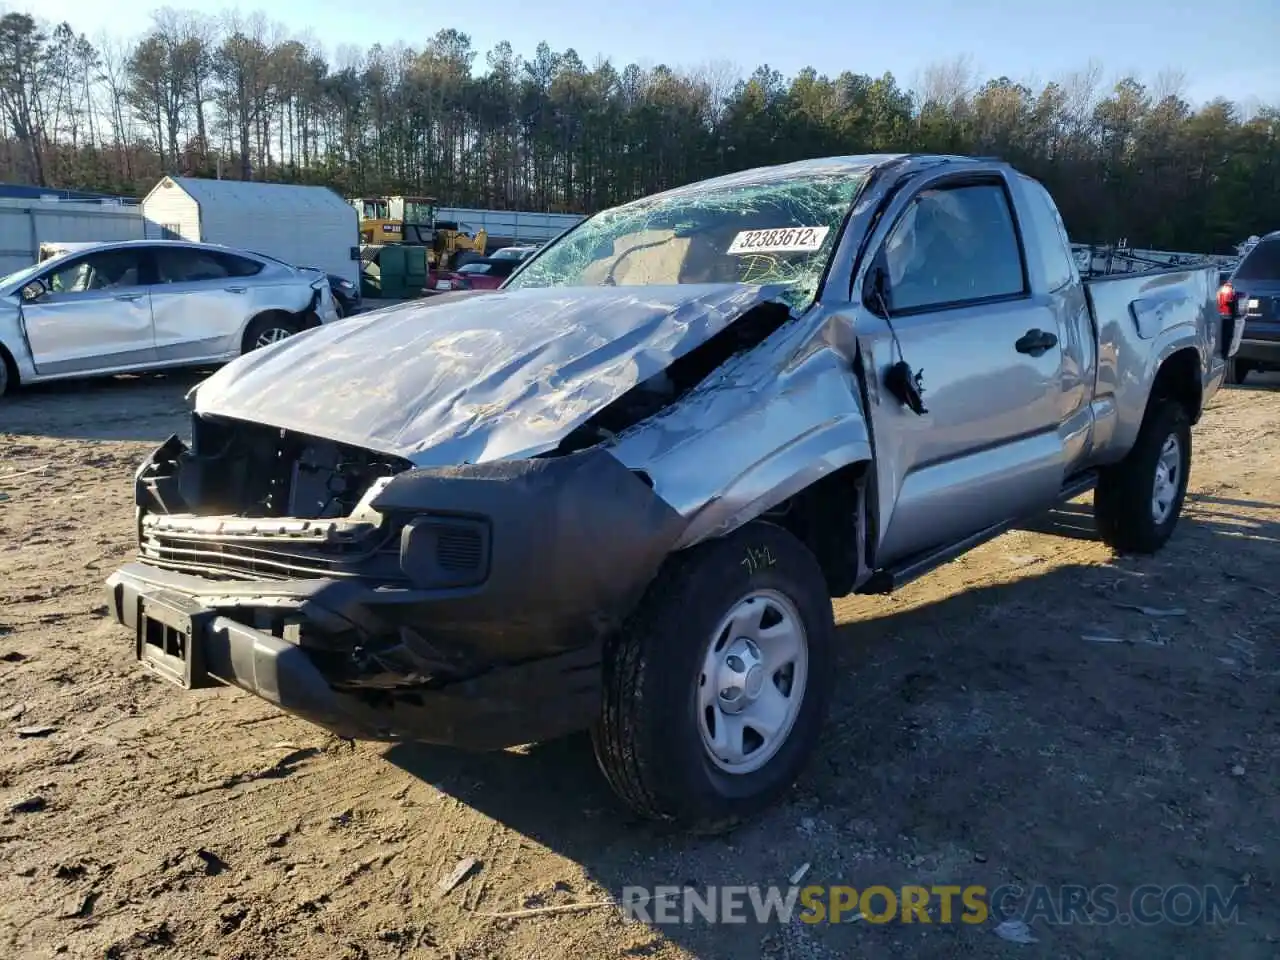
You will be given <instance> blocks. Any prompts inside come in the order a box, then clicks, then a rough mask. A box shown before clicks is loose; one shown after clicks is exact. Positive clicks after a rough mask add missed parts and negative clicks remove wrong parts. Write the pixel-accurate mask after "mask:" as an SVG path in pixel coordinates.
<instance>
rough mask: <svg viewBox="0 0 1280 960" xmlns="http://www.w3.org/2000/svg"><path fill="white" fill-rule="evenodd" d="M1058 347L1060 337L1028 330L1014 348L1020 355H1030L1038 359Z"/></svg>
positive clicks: (1042, 331)
mask: <svg viewBox="0 0 1280 960" xmlns="http://www.w3.org/2000/svg"><path fill="white" fill-rule="evenodd" d="M1057 345H1058V335H1057V334H1056V333H1049V332H1048V331H1046V330H1028V331H1027V332H1026V333H1025V334H1023V335H1022V336H1021V337H1019V338H1018V340H1017V342H1016V343H1015V344H1014V345H1013V347H1014V349H1015V350H1017V351H1018V352H1019V353H1029V354H1030V355H1031V356H1033V357H1038V356H1040V355H1041V354H1043V353H1044V352H1045V351H1046V350H1050V349H1052V348H1053V347H1056V346H1057Z"/></svg>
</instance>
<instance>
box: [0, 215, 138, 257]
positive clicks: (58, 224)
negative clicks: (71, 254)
mask: <svg viewBox="0 0 1280 960" xmlns="http://www.w3.org/2000/svg"><path fill="white" fill-rule="evenodd" d="M144 235H145V231H144V222H143V219H142V208H141V207H139V206H136V205H129V204H120V203H93V202H87V201H67V200H28V199H0V274H5V273H11V272H13V271H14V270H21V269H22V268H23V267H28V266H30V265H31V264H33V263H35V262H36V260H37V259H38V258H39V254H40V244H42V243H47V242H62V243H86V242H105V241H109V240H141V239H143V237H144Z"/></svg>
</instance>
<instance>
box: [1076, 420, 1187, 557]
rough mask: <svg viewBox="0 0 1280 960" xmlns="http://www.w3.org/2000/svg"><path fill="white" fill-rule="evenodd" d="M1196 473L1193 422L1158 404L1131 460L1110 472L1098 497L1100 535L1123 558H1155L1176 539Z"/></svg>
mask: <svg viewBox="0 0 1280 960" xmlns="http://www.w3.org/2000/svg"><path fill="white" fill-rule="evenodd" d="M1190 473H1191V421H1190V420H1189V419H1188V417H1187V411H1186V410H1185V409H1184V408H1183V407H1182V405H1181V404H1179V403H1177V402H1175V401H1173V400H1162V401H1157V405H1156V406H1154V407H1153V408H1152V409H1151V410H1149V411H1148V412H1147V416H1146V419H1144V420H1143V423H1142V428H1141V429H1140V430H1139V431H1138V439H1137V441H1136V442H1135V443H1134V445H1133V449H1132V450H1130V451H1129V454H1128V456H1126V457H1125V458H1124V459H1123V460H1121V461H1120V462H1119V463H1118V464H1116V465H1114V466H1111V467H1107V468H1105V469H1104V470H1103V471H1102V474H1101V476H1100V477H1099V478H1098V486H1097V489H1096V490H1095V491H1094V494H1093V513H1094V518H1095V519H1096V521H1097V524H1098V532H1099V533H1101V534H1102V539H1103V540H1105V541H1106V542H1107V543H1108V544H1110V545H1111V547H1112V548H1114V549H1115V550H1117V551H1119V552H1121V553H1155V552H1156V551H1157V550H1159V549H1160V548H1161V547H1163V546H1164V545H1165V542H1166V541H1167V540H1168V539H1169V537H1170V536H1172V535H1173V528H1174V527H1175V526H1176V525H1177V523H1178V516H1179V515H1180V514H1181V512H1182V501H1183V499H1184V498H1185V497H1186V494H1187V480H1188V478H1189V476H1190Z"/></svg>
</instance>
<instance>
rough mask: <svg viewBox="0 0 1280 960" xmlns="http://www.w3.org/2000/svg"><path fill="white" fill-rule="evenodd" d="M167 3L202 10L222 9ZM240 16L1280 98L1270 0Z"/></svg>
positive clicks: (329, 37)
mask: <svg viewBox="0 0 1280 960" xmlns="http://www.w3.org/2000/svg"><path fill="white" fill-rule="evenodd" d="M159 5H160V4H158V3H157V2H156V0H106V2H98V3H90V2H88V0H38V2H31V0H27V2H13V0H10V2H9V3H8V4H6V6H7V7H8V8H9V9H16V10H26V11H27V12H32V13H34V14H35V15H36V16H38V17H42V18H44V19H46V20H50V21H58V20H63V19H65V20H69V21H70V22H71V23H72V24H73V26H75V27H76V28H77V29H78V30H80V31H81V32H84V33H87V34H88V35H89V36H90V37H96V36H97V35H98V34H99V33H100V32H102V31H104V30H105V31H108V32H111V33H115V34H136V33H139V32H141V31H142V30H143V29H145V25H146V23H147V21H148V15H149V13H150V11H151V10H153V9H154V8H155V7H157V6H159ZM171 5H172V6H175V7H180V8H181V7H186V6H196V7H199V8H200V9H205V10H208V11H213V10H215V9H218V8H219V7H220V6H221V5H220V4H217V3H206V4H183V3H172V4H171ZM239 9H240V10H242V11H244V12H246V13H247V12H250V11H252V10H255V9H262V10H264V11H265V12H266V13H267V15H268V16H269V18H270V19H271V20H272V21H274V22H277V23H280V24H282V25H283V26H284V27H286V28H287V29H288V30H290V31H293V32H296V33H303V32H304V31H309V32H310V33H311V35H312V36H314V37H315V38H316V39H318V40H319V41H320V42H321V43H323V44H324V45H325V46H326V47H327V48H329V49H330V50H332V49H333V48H335V47H336V46H338V45H340V44H355V45H357V46H361V47H366V46H368V45H370V44H372V43H374V42H379V41H380V42H383V43H391V42H394V41H395V40H397V39H398V40H402V41H404V42H405V43H408V44H411V45H413V44H420V43H421V42H422V41H423V40H424V39H426V38H427V37H429V36H430V35H431V34H433V33H434V32H435V31H437V30H439V29H442V28H444V27H457V28H459V29H462V30H464V31H465V32H467V33H469V34H470V35H471V38H472V40H473V41H474V43H475V45H476V47H477V48H478V49H479V50H481V51H482V52H483V51H485V50H487V49H489V48H490V47H492V46H493V45H494V44H495V43H497V42H498V41H500V40H509V41H510V42H511V44H512V45H513V46H514V47H515V49H516V51H517V52H518V53H522V54H530V53H532V52H533V48H534V47H535V46H536V44H537V43H538V41H540V40H546V41H547V42H548V43H550V44H551V46H552V47H553V48H555V49H557V50H563V49H564V48H566V47H573V48H574V49H576V50H577V51H578V54H579V55H580V56H581V57H582V59H583V60H585V61H586V62H587V63H588V64H590V63H591V62H592V61H593V60H594V58H595V57H596V56H598V55H608V56H609V57H611V58H612V59H613V60H614V61H615V62H618V61H621V62H623V63H625V62H628V61H634V62H637V63H641V64H644V65H653V64H657V63H668V64H671V65H673V66H695V65H698V64H703V63H707V62H708V61H721V62H724V61H728V62H730V63H733V64H736V65H738V66H740V67H741V68H743V69H744V70H749V69H751V68H752V67H754V66H756V65H757V64H759V63H763V62H767V63H769V64H770V65H771V66H773V67H775V68H776V69H778V70H781V71H782V72H783V73H785V74H791V73H793V72H795V71H796V70H798V69H799V68H800V67H803V66H806V65H811V66H813V67H815V68H816V69H817V70H818V71H819V72H821V73H831V74H835V73H838V72H839V71H841V70H844V69H852V70H854V71H856V72H860V73H870V74H874V75H878V74H881V73H883V72H884V71H886V70H888V71H892V72H893V73H894V75H895V76H896V77H898V79H899V82H900V83H902V84H903V85H906V86H911V85H913V84H914V83H915V82H916V81H918V80H919V78H920V76H921V74H922V71H923V69H924V68H925V67H927V66H928V65H929V64H930V63H936V62H939V61H949V60H954V59H955V58H956V57H957V56H967V57H969V58H971V63H972V66H973V68H974V70H975V71H976V73H977V75H978V76H979V77H981V78H986V77H987V76H998V75H1001V74H1005V75H1008V76H1010V77H1012V78H1014V79H1015V80H1021V81H1024V82H1026V81H1030V82H1032V83H1033V84H1039V83H1043V82H1044V81H1047V80H1051V79H1055V78H1057V77H1059V76H1061V75H1062V74H1065V73H1068V72H1070V71H1073V70H1079V69H1081V68H1083V67H1085V66H1087V65H1088V63H1089V62H1090V61H1091V60H1092V61H1095V62H1096V63H1098V64H1099V65H1101V67H1102V70H1103V80H1104V82H1106V83H1108V84H1109V83H1111V82H1113V81H1114V80H1115V78H1116V77H1118V76H1120V75H1122V74H1124V73H1129V72H1133V73H1136V74H1138V75H1140V76H1141V77H1142V78H1143V79H1145V80H1148V81H1151V80H1154V79H1155V77H1156V76H1157V75H1158V74H1159V73H1160V72H1161V71H1166V70H1171V69H1172V70H1180V71H1181V72H1182V74H1183V75H1184V76H1185V78H1186V86H1185V94H1186V95H1187V96H1188V98H1189V99H1191V100H1192V102H1194V103H1198V102H1203V101H1204V100H1207V99H1210V98H1211V97H1214V96H1217V95H1223V96H1227V97H1229V98H1231V99H1234V100H1237V101H1241V102H1244V103H1246V104H1249V103H1252V104H1254V105H1256V104H1257V103H1259V102H1261V103H1280V56H1277V55H1276V52H1277V51H1280V0H1222V2H1218V3H1205V2H1192V0H1040V2H1036V0H1023V2H1015V0H969V2H967V3H953V2H950V0H914V2H911V3H909V4H901V5H899V4H886V3H876V4H868V3H857V2H853V0H845V2H839V0H837V2H830V0H828V2H817V3H783V4H780V3H777V2H776V0H639V2H632V3H625V4H624V3H617V2H616V0H614V2H611V0H533V2H530V3H518V2H517V3H512V2H500V0H499V2H494V0H481V2H478V3H470V4H468V3H461V4H459V3H447V4H446V3H437V2H429V3H424V2H413V3H408V2H403V0H401V2H394V0H392V2H386V0H384V2H382V3H376V4H369V3H367V2H363V3H362V2H357V0H275V2H273V3H271V4H262V5H260V6H258V5H254V4H241V5H240V8H239ZM448 10H454V11H458V12H456V13H449V12H447V11H448ZM897 13H901V14H902V16H895V14H897ZM908 16H909V18H910V19H909V20H908V19H907V17H908ZM908 23H914V24H915V25H914V26H909V25H908ZM1250 51H1254V52H1253V53H1250ZM1264 51H1265V52H1264Z"/></svg>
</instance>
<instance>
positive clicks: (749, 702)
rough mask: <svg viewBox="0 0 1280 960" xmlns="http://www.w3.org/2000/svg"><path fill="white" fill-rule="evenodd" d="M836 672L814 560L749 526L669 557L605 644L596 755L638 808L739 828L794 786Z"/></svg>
mask: <svg viewBox="0 0 1280 960" xmlns="http://www.w3.org/2000/svg"><path fill="white" fill-rule="evenodd" d="M834 674H835V622H834V618H833V616H832V610H831V600H830V597H829V596H828V594H827V587H826V580H825V578H824V576H823V573H822V570H821V568H820V567H819V565H818V562H817V560H816V559H815V558H814V556H813V554H812V553H810V552H809V550H808V549H806V547H805V546H804V545H803V544H802V543H801V542H800V541H799V540H797V539H796V538H795V537H793V536H792V535H791V534H790V533H788V532H787V531H785V530H783V529H781V528H780V527H776V526H773V525H771V524H767V523H753V524H749V525H748V526H746V527H744V528H742V529H741V530H738V531H736V532H734V533H732V534H730V535H729V536H728V537H726V538H724V539H722V540H715V541H712V542H710V543H707V544H704V545H700V546H697V547H694V548H692V549H690V550H689V551H687V552H686V553H682V554H677V555H676V556H674V557H672V558H671V559H670V560H669V561H668V563H667V565H666V567H665V568H664V569H663V571H662V572H661V573H660V574H659V576H658V577H657V579H656V580H655V581H654V583H653V584H652V586H651V587H650V589H649V590H648V592H647V593H646V596H645V599H644V600H643V601H642V602H641V605H640V607H639V608H638V610H637V611H636V613H635V615H634V616H633V617H632V619H631V621H630V622H629V623H628V625H627V626H626V627H625V628H624V630H623V631H622V632H621V634H620V635H619V636H618V637H617V638H616V640H615V641H614V642H613V643H612V644H611V646H610V648H609V649H608V650H607V651H606V658H605V667H604V676H605V683H604V688H605V692H604V708H603V711H602V715H601V718H600V720H599V722H598V723H597V724H596V727H595V729H594V730H593V741H594V744H595V750H596V757H597V760H598V761H599V764H600V767H601V769H602V770H603V772H604V774H605V777H606V778H607V779H608V781H609V783H610V785H611V786H612V787H613V789H614V791H615V792H616V793H617V794H618V796H619V797H621V798H622V800H623V801H624V802H625V803H626V804H627V805H628V806H630V807H631V808H632V809H633V810H635V811H636V812H637V813H639V814H640V815H642V816H644V817H648V818H650V819H660V820H669V821H676V822H678V823H680V824H681V825H683V826H685V827H688V828H691V829H694V830H697V831H700V832H718V831H720V830H725V829H729V828H731V827H733V826H734V825H736V824H737V823H738V822H740V821H741V820H743V819H745V818H746V817H748V816H750V815H752V814H753V813H755V812H757V811H759V810H760V809H762V808H763V807H765V806H767V805H768V804H769V803H771V802H772V801H774V800H775V799H776V798H777V797H778V796H779V795H781V793H782V792H783V791H785V790H786V789H787V788H788V787H789V786H790V785H791V784H792V783H793V781H794V780H795V778H796V777H797V775H798V774H799V772H800V770H801V768H802V767H803V765H804V763H805V761H806V760H807V759H808V757H809V755H810V753H811V752H812V750H813V747H814V745H815V743H816V741H817V738H818V735H819V733H820V731H821V727H822V724H823V721H824V719H825V716H826V712H827V703H828V700H829V698H830V691H831V687H832V681H833V678H834Z"/></svg>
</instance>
